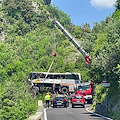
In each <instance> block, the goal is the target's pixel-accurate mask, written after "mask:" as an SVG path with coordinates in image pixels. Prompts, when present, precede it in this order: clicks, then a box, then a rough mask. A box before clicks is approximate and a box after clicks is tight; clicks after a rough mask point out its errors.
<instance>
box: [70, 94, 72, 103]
mask: <svg viewBox="0 0 120 120" xmlns="http://www.w3.org/2000/svg"><path fill="white" fill-rule="evenodd" d="M72 97H73V94H72V93H71V94H70V102H71V101H72Z"/></svg>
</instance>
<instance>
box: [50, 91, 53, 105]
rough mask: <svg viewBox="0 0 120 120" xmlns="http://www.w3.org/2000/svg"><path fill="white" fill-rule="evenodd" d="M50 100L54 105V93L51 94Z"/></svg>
mask: <svg viewBox="0 0 120 120" xmlns="http://www.w3.org/2000/svg"><path fill="white" fill-rule="evenodd" d="M50 101H51V105H52V103H53V94H52V93H51V94H50Z"/></svg>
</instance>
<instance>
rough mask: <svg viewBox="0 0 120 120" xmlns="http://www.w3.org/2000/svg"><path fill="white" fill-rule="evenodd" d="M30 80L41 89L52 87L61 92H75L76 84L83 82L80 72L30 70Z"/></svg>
mask: <svg viewBox="0 0 120 120" xmlns="http://www.w3.org/2000/svg"><path fill="white" fill-rule="evenodd" d="M29 81H30V82H31V83H32V85H33V86H34V87H35V86H37V87H38V88H39V91H43V90H44V88H45V87H52V89H53V91H58V92H60V93H66V92H74V90H75V88H76V84H79V83H81V75H80V73H47V72H30V75H29Z"/></svg>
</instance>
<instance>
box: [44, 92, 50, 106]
mask: <svg viewBox="0 0 120 120" xmlns="http://www.w3.org/2000/svg"><path fill="white" fill-rule="evenodd" d="M45 101H46V107H48V108H49V102H50V95H49V93H47V94H46V96H45Z"/></svg>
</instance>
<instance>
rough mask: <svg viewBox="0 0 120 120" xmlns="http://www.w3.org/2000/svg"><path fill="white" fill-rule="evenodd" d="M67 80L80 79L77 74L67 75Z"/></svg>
mask: <svg viewBox="0 0 120 120" xmlns="http://www.w3.org/2000/svg"><path fill="white" fill-rule="evenodd" d="M65 79H79V76H78V75H75V74H71V75H65Z"/></svg>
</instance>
